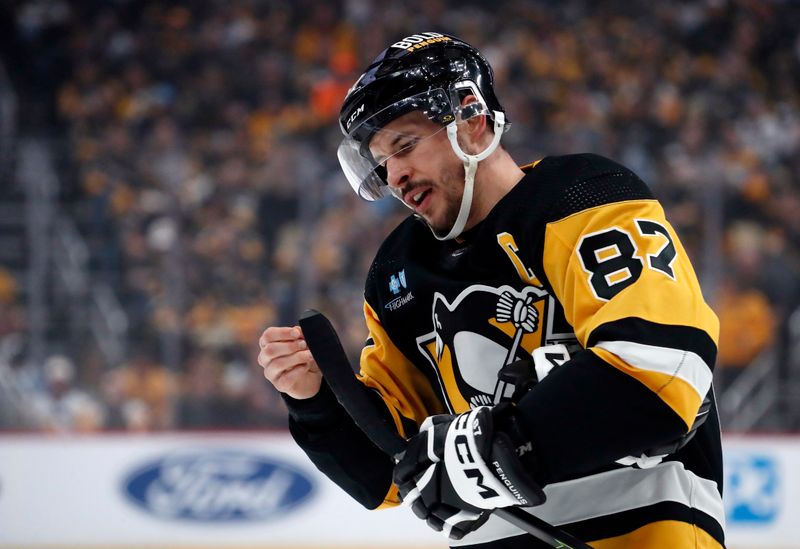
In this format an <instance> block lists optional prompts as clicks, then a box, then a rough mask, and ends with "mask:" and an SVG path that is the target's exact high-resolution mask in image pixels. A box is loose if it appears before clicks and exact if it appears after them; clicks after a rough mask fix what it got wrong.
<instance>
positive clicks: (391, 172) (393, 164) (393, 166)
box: [385, 156, 412, 189]
mask: <svg viewBox="0 0 800 549" xmlns="http://www.w3.org/2000/svg"><path fill="white" fill-rule="evenodd" d="M385 165H386V183H387V184H388V185H389V186H390V187H392V188H394V189H402V188H403V187H404V186H405V184H406V183H408V181H410V180H411V173H412V171H411V166H410V165H409V164H408V162H405V161H404V160H403V159H401V158H398V157H397V156H393V157H391V158H389V159H388V160H386V164H385Z"/></svg>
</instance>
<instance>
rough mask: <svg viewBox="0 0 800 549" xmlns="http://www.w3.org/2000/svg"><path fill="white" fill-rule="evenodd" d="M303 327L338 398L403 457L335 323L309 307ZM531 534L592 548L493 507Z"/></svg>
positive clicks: (568, 546)
mask: <svg viewBox="0 0 800 549" xmlns="http://www.w3.org/2000/svg"><path fill="white" fill-rule="evenodd" d="M300 328H301V329H302V330H303V336H304V337H305V340H306V343H308V348H309V350H310V351H311V354H312V355H313V356H314V360H315V361H316V362H317V365H318V366H319V368H320V370H321V371H322V375H323V376H324V377H325V380H326V381H327V383H328V385H329V386H330V388H331V390H332V391H333V394H334V395H336V399H337V400H338V401H339V403H340V404H341V405H342V406H343V407H344V409H345V410H346V411H347V413H348V414H349V415H350V417H351V418H353V421H354V422H355V423H356V425H358V426H359V427H360V428H361V430H362V431H364V433H365V434H366V435H367V437H369V439H370V440H371V441H372V442H373V443H374V444H375V445H376V446H377V447H378V448H380V449H381V450H382V451H383V452H384V453H386V454H388V455H390V456H392V457H393V458H395V459H400V458H401V457H402V456H403V453H404V452H405V447H406V441H405V440H404V439H403V438H402V437H401V436H400V435H399V434H398V433H397V431H396V430H395V427H394V425H391V424H389V423H388V422H387V421H386V420H385V419H383V418H384V415H383V414H379V413H376V410H375V405H374V404H373V402H372V401H371V400H370V399H369V397H368V396H367V394H366V392H365V387H364V385H362V384H361V382H359V381H358V380H357V379H356V377H355V374H354V372H353V369H352V367H351V366H350V361H349V360H348V358H347V354H346V353H345V351H344V348H343V347H342V343H341V342H340V341H339V336H338V335H336V330H335V329H334V328H333V325H332V324H331V323H330V321H329V320H328V319H327V318H326V317H325V315H323V314H322V313H320V312H318V311H315V310H313V309H309V310H307V311H305V312H304V313H303V314H302V315H301V317H300ZM492 512H493V513H494V514H495V515H497V516H498V517H500V518H502V519H504V520H506V521H507V522H509V523H511V524H513V525H514V526H516V527H518V528H520V529H522V530H523V531H525V532H527V533H528V534H530V535H532V536H534V537H536V538H538V539H540V540H542V541H544V542H545V543H548V544H550V546H552V547H559V548H561V549H590V547H589V546H588V545H586V544H585V543H583V542H582V541H580V540H578V539H577V538H575V537H574V536H572V535H570V534H568V533H566V532H564V531H562V530H560V529H558V528H556V527H555V526H553V525H552V524H549V523H548V522H545V521H544V520H542V519H540V518H539V517H536V516H534V515H531V514H529V513H526V512H525V511H524V510H523V509H521V508H519V507H504V508H498V509H494V510H493V511H492Z"/></svg>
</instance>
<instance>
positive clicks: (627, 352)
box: [596, 341, 712, 399]
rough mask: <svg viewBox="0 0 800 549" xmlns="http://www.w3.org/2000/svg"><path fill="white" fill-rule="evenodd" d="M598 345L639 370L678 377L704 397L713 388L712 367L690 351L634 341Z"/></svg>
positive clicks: (599, 343) (608, 342)
mask: <svg viewBox="0 0 800 549" xmlns="http://www.w3.org/2000/svg"><path fill="white" fill-rule="evenodd" d="M596 347H599V348H601V349H605V350H606V351H608V352H610V353H613V354H615V355H617V356H618V357H619V358H621V359H622V360H624V361H625V362H627V363H628V364H630V365H631V366H633V367H635V368H639V369H640V370H647V371H650V372H658V373H662V374H666V375H668V376H672V377H677V378H679V379H682V380H683V381H685V382H686V383H688V384H689V385H691V386H692V388H693V389H694V390H695V391H696V392H697V394H698V396H699V397H700V398H701V399H703V398H705V396H706V394H707V393H708V390H709V388H710V387H711V380H712V373H711V368H710V367H709V365H708V364H706V363H705V361H704V360H703V359H702V358H700V355H698V354H696V353H693V352H691V351H684V350H680V349H672V348H670V347H658V346H655V345H644V344H642V343H634V342H632V341H600V342H598V343H597V345H596Z"/></svg>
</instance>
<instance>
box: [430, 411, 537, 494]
mask: <svg viewBox="0 0 800 549" xmlns="http://www.w3.org/2000/svg"><path fill="white" fill-rule="evenodd" d="M481 410H483V414H487V415H488V413H489V408H487V407H481V408H477V409H475V410H473V411H472V412H469V413H466V414H461V415H460V416H457V417H456V419H455V421H453V423H452V424H451V426H450V429H449V430H448V432H447V438H446V440H445V445H444V461H445V463H447V464H453V465H452V466H448V468H447V474H448V476H449V477H450V482H451V483H452V484H453V486H454V487H455V489H456V491H457V492H458V493H459V495H460V496H461V497H462V498H463V499H464V500H465V501H466V502H467V503H470V504H472V505H475V506H476V507H480V508H483V509H491V508H493V507H508V506H510V505H521V506H528V505H530V504H531V502H529V501H528V498H526V497H525V495H524V494H523V493H522V492H520V490H519V489H517V487H516V486H515V483H514V482H513V481H512V480H511V479H510V478H509V477H508V475H507V474H506V472H505V471H504V470H503V467H502V466H501V465H500V463H499V461H497V460H495V459H492V460H491V461H490V462H489V463H487V462H486V461H484V460H483V459H476V457H475V456H480V455H481V449H479V448H478V445H480V446H481V447H482V448H483V449H484V451H485V450H486V449H488V448H487V447H491V446H492V445H493V444H492V443H494V445H498V444H500V445H502V446H510V440H509V439H508V437H506V436H504V435H503V434H502V433H495V436H494V437H492V433H485V432H484V431H483V429H482V428H481V422H480V421H479V418H478V416H479V413H481V412H480V411H481ZM493 438H494V440H493ZM487 443H488V444H487ZM511 451H512V452H514V451H513V450H511ZM456 463H458V464H459V465H460V466H456V465H455V464H456ZM489 465H491V467H492V469H494V470H493V471H492V470H491V469H489ZM467 485H474V486H475V487H476V488H477V489H468V488H467ZM478 497H479V498H480V499H478Z"/></svg>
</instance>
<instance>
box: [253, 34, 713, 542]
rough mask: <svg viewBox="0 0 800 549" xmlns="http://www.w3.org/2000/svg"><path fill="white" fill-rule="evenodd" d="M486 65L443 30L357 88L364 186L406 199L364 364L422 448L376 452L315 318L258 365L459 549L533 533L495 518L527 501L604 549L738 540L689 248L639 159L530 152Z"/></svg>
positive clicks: (378, 486)
mask: <svg viewBox="0 0 800 549" xmlns="http://www.w3.org/2000/svg"><path fill="white" fill-rule="evenodd" d="M492 78H493V76H492V71H491V68H490V67H489V65H488V64H487V62H486V61H485V59H484V58H483V57H482V55H481V54H480V53H479V52H478V51H477V50H475V49H474V48H473V47H471V46H470V45H468V44H466V43H464V42H463V41H461V40H459V39H457V38H455V37H453V36H448V35H445V34H440V33H434V32H427V33H421V34H415V35H412V36H409V37H406V38H404V39H402V40H399V41H397V42H395V43H394V44H392V45H391V46H389V47H388V48H387V49H386V50H384V51H383V52H382V53H381V54H380V55H379V56H378V57H377V58H376V59H375V61H374V62H373V63H372V64H371V65H370V66H369V67H368V68H367V70H366V72H365V73H364V74H363V75H362V76H361V77H360V78H359V79H358V81H357V82H356V83H355V85H354V86H353V88H352V89H351V90H350V91H349V92H348V94H347V97H346V99H345V101H344V105H343V107H342V109H341V114H340V117H339V121H340V124H341V129H342V131H343V133H344V135H345V138H344V141H343V142H342V144H341V146H340V147H339V151H338V157H339V160H340V163H341V165H342V168H343V170H344V173H345V175H346V176H347V179H348V181H349V182H350V184H351V185H352V186H353V189H354V190H355V191H356V192H357V193H358V194H359V195H360V196H361V197H363V198H366V199H367V200H375V199H379V198H382V197H384V196H394V197H395V198H398V199H400V200H402V201H403V203H404V204H405V205H406V206H407V207H408V208H409V209H411V210H412V211H413V213H412V214H411V215H410V216H409V217H408V218H407V219H406V220H405V221H403V222H402V223H401V224H400V225H399V226H398V227H397V228H396V229H395V230H394V232H393V233H392V234H391V235H390V236H389V237H388V238H387V239H386V240H385V242H384V243H383V245H382V246H381V247H380V249H379V250H378V252H377V255H376V257H375V260H374V262H373V264H372V267H371V269H370V271H369V274H368V276H367V281H366V289H365V302H364V314H365V318H366V324H367V328H368V329H369V338H368V339H367V342H366V345H365V347H364V349H363V351H362V354H361V361H360V374H359V379H360V380H361V381H362V382H363V384H364V386H365V387H368V388H370V389H371V391H370V395H371V396H372V397H373V398H374V399H375V400H376V403H377V404H378V406H379V407H380V409H381V410H383V411H385V413H386V414H387V415H388V416H390V417H391V418H392V420H393V423H394V425H396V428H397V431H398V432H399V433H400V434H401V435H402V436H403V437H405V438H407V439H409V444H408V450H407V452H406V453H405V456H404V457H403V459H402V460H401V461H400V462H399V463H397V464H395V463H394V462H393V460H392V459H390V458H389V457H387V456H385V455H384V454H382V453H381V452H380V451H379V450H378V449H377V448H376V447H375V446H374V445H373V444H372V443H371V442H370V441H369V440H368V439H367V438H366V436H365V435H364V434H363V433H362V432H361V431H360V430H359V429H358V427H357V426H356V425H355V424H354V423H353V422H352V421H351V420H350V418H349V417H348V415H347V414H346V412H345V411H344V410H343V408H342V407H341V406H340V405H339V404H338V403H337V401H336V399H335V397H334V396H333V394H332V393H331V390H330V388H329V387H328V386H327V385H326V383H325V381H324V379H322V376H321V374H320V372H319V370H318V368H317V366H316V364H315V362H314V360H313V358H312V356H311V355H310V353H309V351H308V350H307V348H306V344H305V341H304V339H303V336H302V333H301V331H300V329H299V328H298V327H273V328H268V329H267V330H266V331H265V332H264V333H263V335H262V336H261V339H260V341H259V344H260V346H261V354H260V355H259V363H260V364H261V366H262V367H263V368H264V374H265V376H266V378H267V379H268V380H270V381H271V382H272V383H273V384H274V385H275V386H276V387H277V389H278V390H280V391H281V392H282V393H283V395H284V397H285V400H286V402H287V405H288V408H289V413H290V429H291V432H292V434H293V436H294V438H295V440H296V441H297V443H298V444H299V445H300V446H301V447H302V448H303V449H304V450H305V452H306V453H307V454H308V455H309V457H310V458H311V459H312V460H313V462H314V463H315V464H316V465H317V467H318V468H319V469H320V470H322V471H323V472H324V473H325V474H327V475H328V476H329V477H330V478H331V479H332V480H333V481H334V482H336V483H337V484H339V486H341V487H342V488H343V489H344V490H346V491H347V492H348V493H349V494H351V495H352V496H353V497H354V498H355V499H356V500H358V501H359V502H361V503H362V504H363V505H364V506H366V507H367V508H380V507H384V506H391V505H396V504H397V503H398V502H399V501H400V500H401V499H402V500H404V501H405V503H406V504H408V505H409V506H410V507H411V508H412V510H413V511H414V513H415V514H417V515H418V516H419V517H421V518H423V519H424V520H426V521H427V523H428V524H429V525H430V526H431V527H433V528H435V529H437V530H444V531H445V533H447V535H448V536H449V537H450V543H451V545H452V546H459V547H476V548H477V547H480V548H487V549H488V548H499V547H503V548H522V547H525V548H529V547H536V546H538V543H539V542H538V541H537V540H536V539H534V538H533V537H532V536H530V535H528V534H524V533H522V531H521V530H519V529H517V528H516V527H514V526H512V525H510V524H508V523H506V522H504V521H502V520H500V519H498V518H496V517H494V516H492V515H491V514H490V513H489V512H487V511H488V510H491V509H494V508H496V507H503V506H510V505H519V506H522V507H525V508H526V509H528V511H529V512H531V513H534V514H536V515H537V516H539V517H541V518H543V519H545V520H547V521H549V522H551V523H553V524H556V525H558V526H560V527H561V528H562V529H564V530H566V531H568V532H570V533H571V534H573V535H575V536H577V537H578V538H580V539H582V540H584V541H586V542H588V543H590V544H591V545H592V546H593V547H599V548H603V549H611V548H622V547H626V548H627V547H631V548H632V547H636V548H643V547H648V548H650V547H653V548H656V547H658V548H664V547H669V548H688V547H693V548H712V547H713V548H718V547H723V546H724V512H723V507H722V497H721V492H722V457H721V449H720V435H719V423H718V418H717V411H716V407H715V404H714V402H713V393H712V389H711V380H712V370H713V366H714V360H715V355H716V340H717V333H718V322H717V318H716V317H715V315H714V313H713V312H712V311H711V309H710V308H709V307H708V305H707V304H706V303H705V302H704V300H703V297H702V294H701V290H700V287H699V285H698V282H697V278H696V276H695V273H694V271H693V269H692V266H691V264H690V262H689V258H688V257H687V254H686V252H685V250H684V248H683V246H682V245H681V243H680V241H679V239H678V236H677V235H676V234H675V231H674V230H673V228H672V226H671V225H670V224H669V222H668V221H667V220H666V219H665V216H664V211H663V209H662V207H661V206H660V205H659V203H658V202H657V201H656V200H655V199H654V198H653V195H652V194H651V192H650V190H649V189H648V187H647V186H646V185H645V183H644V182H642V181H641V180H640V179H639V178H638V177H637V176H636V175H635V174H634V173H632V172H631V171H630V170H628V169H627V168H625V167H624V166H621V165H619V164H617V163H615V162H613V161H611V160H609V159H606V158H603V157H600V156H596V155H593V154H575V155H568V156H557V157H547V158H544V159H542V160H540V161H537V162H534V163H532V164H528V165H526V166H522V167H518V166H517V163H516V162H515V161H514V160H513V159H512V158H511V156H510V155H509V153H508V152H507V151H506V150H505V149H504V148H503V147H502V146H501V145H500V139H501V137H502V135H503V133H504V132H505V131H506V130H507V129H508V119H507V118H506V114H505V112H504V110H503V108H502V106H501V105H500V103H499V101H498V99H497V97H496V96H495V92H494V90H493V82H492Z"/></svg>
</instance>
